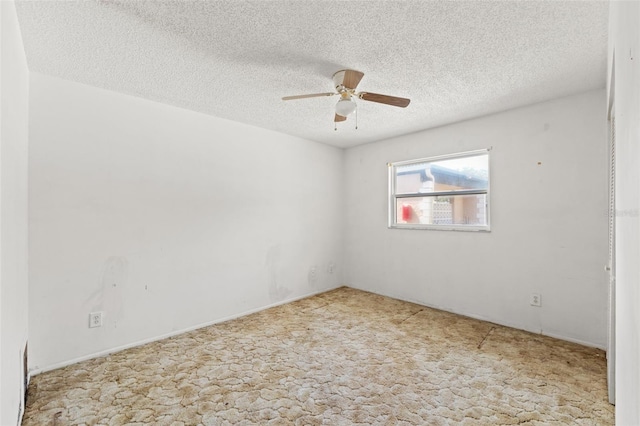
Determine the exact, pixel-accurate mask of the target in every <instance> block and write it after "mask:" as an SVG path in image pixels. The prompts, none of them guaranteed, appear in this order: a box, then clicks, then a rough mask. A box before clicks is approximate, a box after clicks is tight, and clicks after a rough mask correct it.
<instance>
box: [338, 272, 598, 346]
mask: <svg viewBox="0 0 640 426" xmlns="http://www.w3.org/2000/svg"><path fill="white" fill-rule="evenodd" d="M346 286H347V287H349V286H348V285H346ZM351 288H355V289H357V290H362V291H367V292H369V293H374V294H378V295H380V296H385V297H391V298H392V299H397V300H403V301H405V302H410V303H415V304H416V305H421V306H425V307H427V308H432V309H437V310H439V311H445V312H450V313H452V314H456V315H462V316H465V317H468V318H473V319H477V320H480V321H485V322H490V323H492V324H496V325H501V326H503V327H509V328H515V329H517V330H524V331H528V332H529V333H533V334H541V335H543V336H547V337H552V338H554V339H559V340H565V341H567V342H571V343H576V344H578V345H582V346H587V347H590V348H596V349H602V350H605V351H606V349H607V348H606V345H599V344H596V343H593V342H588V341H585V340H580V339H576V338H573V337H568V336H565V335H561V334H556V333H549V332H546V331H544V330H540V329H533V328H531V327H527V326H525V325H524V324H516V323H511V322H508V321H502V320H496V319H495V318H488V317H485V316H482V315H476V314H470V313H468V312H459V311H456V310H454V309H450V308H447V307H443V306H438V305H434V304H429V303H425V302H421V301H417V300H413V299H408V298H404V297H399V296H396V295H393V294H387V293H380V292H377V291H372V290H365V289H361V288H357V287H351Z"/></svg>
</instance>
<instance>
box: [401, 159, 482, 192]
mask: <svg viewBox="0 0 640 426" xmlns="http://www.w3.org/2000/svg"><path fill="white" fill-rule="evenodd" d="M395 178H396V188H395V189H396V194H410V193H416V192H424V193H429V192H434V191H456V190H461V189H487V187H488V182H489V155H488V154H481V155H473V156H468V157H458V158H452V159H447V160H437V161H430V162H422V163H414V164H405V165H401V166H396V168H395Z"/></svg>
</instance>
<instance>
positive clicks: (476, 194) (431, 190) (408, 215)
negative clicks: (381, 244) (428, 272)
mask: <svg viewBox="0 0 640 426" xmlns="http://www.w3.org/2000/svg"><path fill="white" fill-rule="evenodd" d="M389 227H390V228H409V229H446V230H459V231H488V230H489V150H487V149H484V150H481V151H472V152H464V153H460V154H452V155H443V156H439V157H431V158H422V159H419V160H410V161H400V162H397V163H390V164H389Z"/></svg>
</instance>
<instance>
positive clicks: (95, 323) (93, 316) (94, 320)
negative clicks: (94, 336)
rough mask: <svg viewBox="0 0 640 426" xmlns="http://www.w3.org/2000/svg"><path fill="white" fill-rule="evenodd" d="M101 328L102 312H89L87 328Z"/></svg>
mask: <svg viewBox="0 0 640 426" xmlns="http://www.w3.org/2000/svg"><path fill="white" fill-rule="evenodd" d="M94 327H102V312H91V313H90V314H89V328H94Z"/></svg>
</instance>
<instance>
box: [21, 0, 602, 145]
mask: <svg viewBox="0 0 640 426" xmlns="http://www.w3.org/2000/svg"><path fill="white" fill-rule="evenodd" d="M17 8H18V14H19V19H20V24H21V27H22V31H23V38H24V43H25V48H26V53H27V58H28V62H29V67H30V70H31V71H36V72H40V73H45V74H50V75H54V76H58V77H62V78H65V79H69V80H74V81H77V82H81V83H86V84H89V85H93V86H97V87H102V88H106V89H110V90H115V91H118V92H122V93H127V94H132V95H135V96H140V97H143V98H147V99H151V100H154V101H159V102H164V103H168V104H172V105H176V106H180V107H184V108H188V109H192V110H195V111H199V112H203V113H206V114H210V115H214V116H218V117H223V118H227V119H230V120H235V121H239V122H243V123H248V124H252V125H255V126H259V127H263V128H266V129H272V130H276V131H278V132H283V133H287V134H291V135H296V136H300V137H303V138H307V139H310V140H315V141H319V142H324V143H328V144H331V145H336V146H340V147H349V146H354V145H358V144H362V143H366V142H371V141H376V140H380V139H384V138H388V137H391V136H395V135H400V134H405V133H411V132H415V131H419V130H422V129H427V128H430V127H434V126H439V125H443V124H446V123H451V122H456V121H460V120H464V119H467V118H471V117H476V116H480V115H484V114H488V113H492V112H497V111H501V110H505V109H508V108H513V107H517V106H521V105H526V104H530V103H534V102H539V101H543V100H548V99H552V98H556V97H560V96H564V95H569V94H572V93H576V92H581V91H585V90H590V89H595V88H601V87H604V84H605V78H606V76H605V74H606V50H607V19H608V2H603V1H598V2H587V1H567V2H565V1H499V2H498V1H472V2H464V1H453V2H445V1H419V2H417V1H138V0H136V1H127V0H102V1H94V0H90V1H64V2H60V1H28V0H20V1H19V2H18V4H17ZM344 68H351V69H356V70H360V71H362V72H364V73H365V76H364V78H363V79H362V81H361V83H360V85H359V87H358V89H360V90H366V91H371V92H376V93H382V94H388V95H394V96H401V97H408V98H411V104H410V105H409V106H408V107H407V108H406V109H402V108H396V107H392V106H387V105H381V104H376V103H372V102H366V101H358V105H359V107H358V112H359V113H358V129H357V130H356V129H355V128H354V124H355V121H354V120H353V117H350V118H349V120H348V121H346V122H344V123H338V131H334V123H333V113H334V104H335V103H336V102H337V97H322V98H311V99H301V100H295V101H288V102H284V101H282V100H281V97H283V96H287V95H298V94H307V93H317V92H328V91H332V90H333V84H332V81H331V76H332V74H333V73H334V72H335V71H337V70H340V69H344ZM61 101H64V100H62V99H61Z"/></svg>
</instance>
